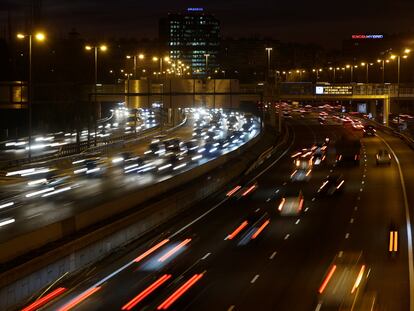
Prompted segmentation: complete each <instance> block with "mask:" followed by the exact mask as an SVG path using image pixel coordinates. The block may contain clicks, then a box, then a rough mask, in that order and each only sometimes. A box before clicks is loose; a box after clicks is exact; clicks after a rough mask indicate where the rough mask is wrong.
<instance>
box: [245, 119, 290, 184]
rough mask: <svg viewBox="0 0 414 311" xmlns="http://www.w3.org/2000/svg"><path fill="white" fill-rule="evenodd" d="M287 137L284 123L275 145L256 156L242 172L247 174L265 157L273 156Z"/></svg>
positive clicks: (260, 163)
mask: <svg viewBox="0 0 414 311" xmlns="http://www.w3.org/2000/svg"><path fill="white" fill-rule="evenodd" d="M288 139H289V131H288V128H287V126H286V124H285V126H284V127H283V136H282V137H279V143H278V144H277V145H275V146H271V147H269V148H268V149H266V150H265V151H264V152H262V153H261V154H260V156H259V157H258V158H257V160H256V161H255V162H254V163H253V164H252V165H250V166H249V168H248V169H247V170H246V171H245V172H244V175H245V176H246V175H249V174H250V173H251V172H252V171H254V170H255V169H256V168H258V167H259V166H261V165H262V164H263V163H264V162H265V161H266V160H267V159H269V158H270V157H271V156H273V155H274V154H275V153H276V152H277V151H279V150H280V148H281V147H283V146H284V145H285V144H286V143H287V142H288Z"/></svg>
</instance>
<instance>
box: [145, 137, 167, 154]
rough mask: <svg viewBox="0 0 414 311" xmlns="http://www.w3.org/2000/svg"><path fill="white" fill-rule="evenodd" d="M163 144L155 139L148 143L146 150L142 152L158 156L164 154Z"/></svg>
mask: <svg viewBox="0 0 414 311" xmlns="http://www.w3.org/2000/svg"><path fill="white" fill-rule="evenodd" d="M165 152H166V149H165V144H164V143H162V142H160V141H159V140H155V141H153V142H151V143H150V145H149V146H148V150H147V151H145V152H144V154H145V155H149V156H159V155H163V154H165Z"/></svg>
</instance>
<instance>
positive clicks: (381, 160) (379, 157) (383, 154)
mask: <svg viewBox="0 0 414 311" xmlns="http://www.w3.org/2000/svg"><path fill="white" fill-rule="evenodd" d="M375 160H376V163H377V165H382V164H387V165H391V155H390V154H389V152H388V150H387V149H380V150H378V152H377V154H376V155H375Z"/></svg>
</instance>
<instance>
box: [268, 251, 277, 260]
mask: <svg viewBox="0 0 414 311" xmlns="http://www.w3.org/2000/svg"><path fill="white" fill-rule="evenodd" d="M276 254H277V252H273V253H272V255H270V257H269V259H270V260H272V259H273V258H275V256H276Z"/></svg>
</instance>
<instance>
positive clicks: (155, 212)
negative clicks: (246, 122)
mask: <svg viewBox="0 0 414 311" xmlns="http://www.w3.org/2000/svg"><path fill="white" fill-rule="evenodd" d="M260 139H261V134H260V135H257V136H256V137H255V138H253V139H252V140H251V141H249V142H247V143H246V144H245V145H243V146H242V147H240V148H238V149H236V150H234V151H232V152H230V153H228V154H226V155H224V156H221V157H219V158H217V159H214V160H211V161H209V162H207V163H205V164H203V165H200V166H199V167H196V168H194V169H192V170H190V171H188V172H184V173H182V174H180V175H178V176H177V177H175V178H171V179H168V180H165V181H163V182H160V183H158V184H156V185H152V186H149V187H146V188H144V189H142V191H135V192H132V193H129V194H127V195H124V196H122V197H120V198H118V199H116V200H113V201H110V202H106V203H103V204H101V205H99V206H95V207H94V208H91V209H88V210H84V212H82V213H80V214H77V215H75V216H73V217H71V218H69V219H65V220H63V221H60V222H58V223H55V224H52V225H49V226H47V227H44V228H41V229H39V230H36V231H34V232H30V233H28V234H25V235H23V236H20V237H17V238H16V239H13V240H11V241H7V242H5V243H2V244H0V248H1V249H2V250H4V252H1V253H0V262H5V261H9V262H10V261H11V260H13V258H14V257H15V256H16V255H18V254H24V253H26V252H27V251H29V250H34V249H37V248H39V247H41V246H44V245H45V243H51V242H53V241H57V240H61V239H64V238H66V239H68V237H71V236H76V238H74V239H71V240H70V242H67V243H65V244H62V245H59V246H57V247H54V248H53V249H50V250H48V251H47V252H45V253H43V254H42V255H39V256H37V257H35V258H32V259H31V260H29V261H27V262H26V263H24V264H22V265H20V266H18V267H15V268H12V269H9V270H8V271H5V272H3V273H2V274H1V275H0V287H1V289H0V309H1V310H5V309H6V308H8V307H11V306H15V305H16V304H17V303H19V302H21V301H23V300H24V299H27V298H28V297H29V296H30V295H31V294H32V293H33V292H36V291H38V290H40V289H42V288H44V287H45V286H47V285H48V284H49V283H50V282H52V281H53V280H56V279H57V278H58V277H59V276H61V275H62V274H63V273H65V272H70V273H75V272H77V271H79V270H80V269H84V268H85V267H87V266H88V265H91V264H93V263H95V262H96V261H98V260H100V259H102V258H104V257H106V256H108V255H109V254H110V253H113V252H115V251H116V250H117V249H119V248H120V247H122V246H124V245H126V244H128V243H130V242H132V241H134V240H136V239H138V238H139V237H141V236H142V235H144V234H145V233H148V232H149V231H151V230H153V229H155V228H156V227H158V226H159V225H161V224H163V223H165V222H166V221H168V220H170V219H172V218H173V217H176V216H177V215H178V214H180V213H181V212H183V211H184V210H185V209H187V208H189V207H191V206H194V208H197V205H195V203H196V202H198V201H200V200H202V199H204V198H206V197H207V196H209V195H211V194H213V193H214V192H217V191H219V190H221V189H223V188H225V187H226V185H227V184H228V183H229V182H230V181H231V180H232V179H235V178H237V177H238V176H240V174H242V172H243V171H244V170H245V169H246V167H247V165H248V164H249V163H251V161H253V160H255V157H257V156H259V153H258V152H257V150H260V145H259V144H258V142H259V141H260ZM252 146H258V147H256V149H255V150H256V151H255V150H251V149H253V148H252ZM248 149H249V152H247V153H246V152H245V151H246V150H248ZM255 152H256V153H257V154H255ZM259 152H261V151H259ZM241 154H243V157H240V155H241ZM252 157H254V158H252ZM146 202H147V203H146ZM127 211H128V212H130V213H129V214H128V216H126V217H124V218H122V219H119V220H116V221H111V222H110V223H108V224H106V225H102V226H100V227H99V229H96V230H94V231H92V232H88V233H84V231H85V230H86V229H87V228H91V227H92V226H93V225H94V226H97V224H99V223H102V222H104V221H105V220H108V219H112V217H114V216H115V215H119V214H121V213H125V212H127Z"/></svg>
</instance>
